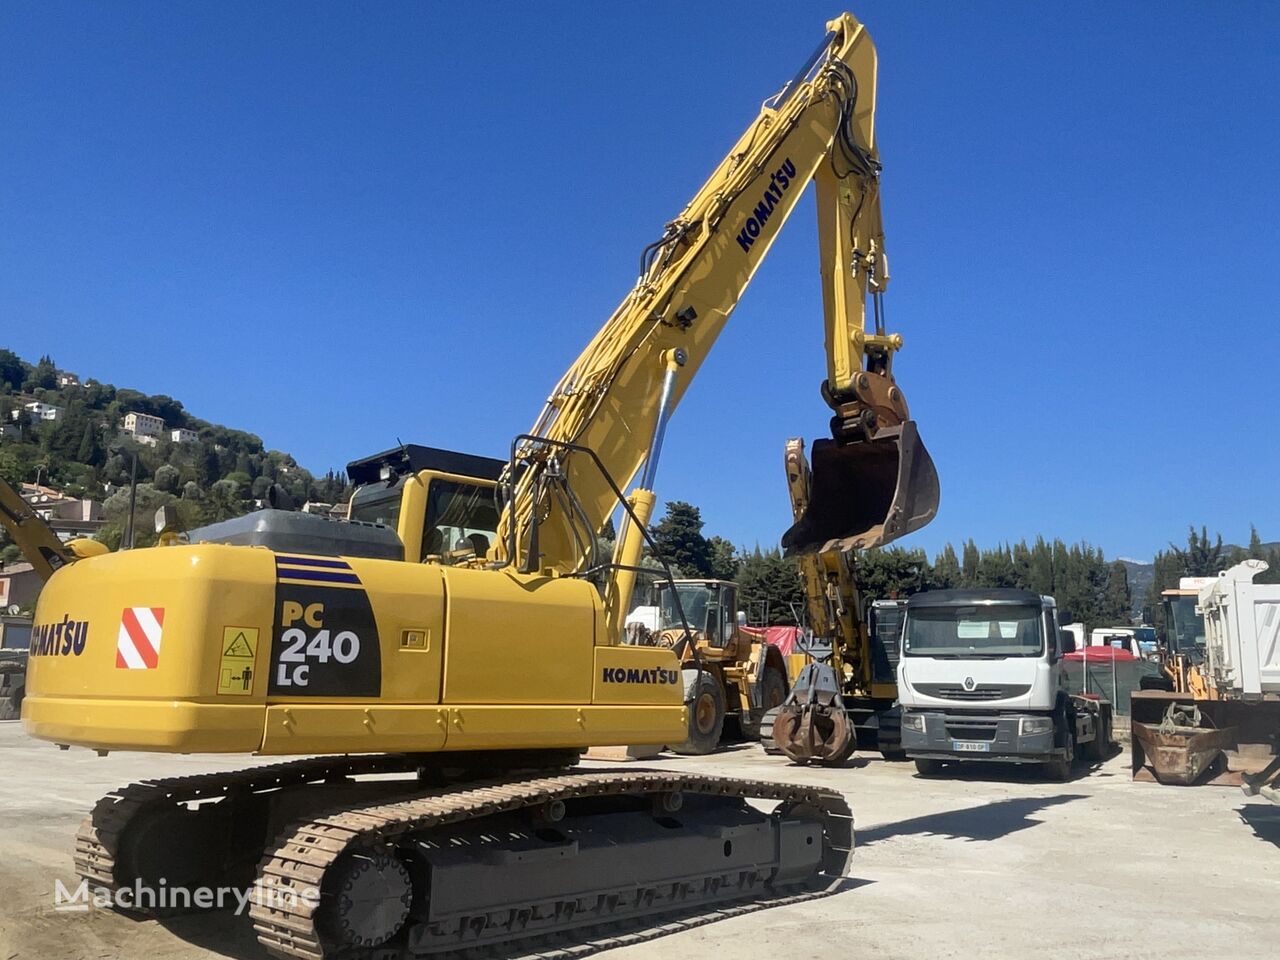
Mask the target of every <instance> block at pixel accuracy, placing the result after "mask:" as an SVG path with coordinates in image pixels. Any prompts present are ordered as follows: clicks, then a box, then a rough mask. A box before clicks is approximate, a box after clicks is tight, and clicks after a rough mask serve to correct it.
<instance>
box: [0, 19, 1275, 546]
mask: <svg viewBox="0 0 1280 960" xmlns="http://www.w3.org/2000/svg"><path fill="white" fill-rule="evenodd" d="M837 11H838V8H837V7H830V6H827V5H810V4H800V3H796V4H777V3H767V4H766V3H724V4H712V3H696V4H690V3H675V2H648V3H645V4H642V5H636V4H623V3H616V4H597V3H586V2H582V3H577V4H570V3H552V4H515V3H510V4H508V3H496V4H485V5H483V6H480V5H470V4H449V5H446V4H438V3H417V4H410V3H385V4H381V3H380V4H366V5H355V4H352V5H345V4H344V5H339V4H329V5H318V6H313V5H309V4H301V3H295V4H289V3H281V4H247V3H245V4H233V3H219V4H200V5H196V4H187V5H182V4H159V3H156V4H140V5H133V6H130V7H128V8H122V7H110V6H108V5H100V4H89V3H83V4H75V3H48V4H44V3H42V4H34V3H33V4H27V5H25V6H18V5H14V4H11V5H8V6H6V8H5V11H4V13H3V14H2V15H0V21H2V22H3V29H2V30H0V116H3V117H4V118H5V120H4V126H5V134H4V140H3V145H2V146H0V184H3V186H2V187H0V265H2V266H0V346H8V347H10V348H12V349H14V350H16V351H18V352H19V353H21V354H23V355H24V356H27V357H29V358H34V357H35V356H37V355H39V354H41V353H44V352H50V353H52V354H53V356H54V358H55V359H56V360H57V361H58V363H59V365H60V366H63V367H65V368H69V369H71V370H75V371H77V372H79V373H81V374H82V375H84V376H94V377H98V378H100V379H103V380H108V381H111V382H114V383H116V384H118V385H121V386H126V385H127V386H130V387H135V388H138V389H142V390H146V391H148V392H152V393H168V394H171V395H173V396H176V397H178V398H179V399H181V400H182V401H183V402H184V403H185V404H186V406H187V407H188V409H189V410H191V411H192V412H193V413H195V414H196V415H198V416H201V417H204V418H206V419H209V420H213V421H216V422H222V423H225V424H228V425H230V426H235V427H239V428H242V429H246V430H251V431H253V432H256V433H258V434H260V435H261V436H262V437H263V439H264V440H265V442H266V443H267V445H268V446H270V447H274V448H279V449H286V450H289V451H291V452H292V453H294V454H295V455H296V456H297V457H298V458H299V460H300V461H301V462H302V463H303V464H305V465H306V466H308V467H309V468H311V469H312V470H315V471H323V470H325V469H326V468H328V467H330V466H341V465H342V464H344V463H345V462H346V461H347V460H349V459H351V458H354V457H356V456H360V455H362V454H365V453H368V452H371V451H374V450H379V449H383V448H385V447H387V446H389V445H391V444H392V443H394V441H395V438H396V437H401V438H403V439H404V440H405V441H417V442H422V443H427V444H432V445H437V446H443V447H449V448H454V449H460V450H467V451H471V452H476V453H486V454H495V455H502V454H504V452H505V450H506V447H507V445H508V442H509V439H510V437H511V436H512V435H513V434H514V433H517V432H519V431H522V430H524V429H526V428H527V427H528V426H529V425H530V424H531V422H532V420H533V418H534V416H535V415H536V413H537V411H538V408H539V405H540V404H541V402H542V400H543V399H544V398H545V396H546V393H547V392H548V390H549V389H550V387H551V386H552V385H553V384H554V382H555V381H556V379H557V378H558V376H559V374H560V372H561V371H562V370H563V369H564V368H565V367H566V366H567V365H568V364H569V362H571V361H572V359H573V358H574V356H576V354H577V352H578V351H579V349H580V348H581V347H582V345H583V344H585V342H586V341H587V339H588V338H589V337H590V336H591V334H592V333H593V332H594V331H595V329H596V328H597V327H598V326H599V325H600V324H601V323H602V322H603V321H604V319H605V318H606V317H607V316H608V315H609V313H610V312H611V311H612V309H613V307H614V306H615V304H616V303H617V302H618V301H619V300H620V299H621V297H622V296H623V295H624V294H625V292H626V291H627V289H628V288H629V286H630V285H631V283H632V282H633V280H634V275H635V269H636V268H635V264H636V261H637V257H638V255H639V251H640V249H641V247H642V246H644V245H645V244H646V243H648V242H649V241H650V240H651V239H653V238H654V237H656V236H657V235H658V233H659V232H660V231H661V228H662V225H663V223H665V222H666V221H667V220H668V219H670V218H671V217H672V216H674V215H675V214H676V213H677V212H678V211H679V210H680V208H681V207H682V206H683V205H684V203H685V202H686V201H687V199H688V198H689V196H690V195H691V194H692V192H693V191H694V190H695V189H696V188H697V187H698V186H699V185H700V183H701V182H702V180H703V179H704V178H705V176H706V174H707V173H708V172H709V171H710V169H711V168H712V167H713V166H714V164H715V163H716V162H717V161H718V160H719V159H720V158H721V157H722V156H723V155H724V153H725V151H726V150H727V149H728V148H729V146H730V145H731V144H732V142H733V140H734V139H735V138H736V136H737V135H738V133H739V132H740V131H741V130H742V128H743V127H744V126H745V125H746V124H747V123H748V122H749V121H750V120H751V118H752V117H753V116H754V115H755V112H756V109H757V107H758V104H759V102H760V101H761V100H762V99H764V98H765V97H766V96H768V95H769V94H770V93H772V92H773V91H774V90H775V89H776V88H777V87H778V86H779V85H781V83H782V82H783V81H785V80H786V79H787V78H789V77H790V76H791V74H792V73H793V72H794V71H795V69H796V68H797V67H798V66H799V65H800V63H801V62H802V61H803V60H804V58H805V57H806V56H807V55H808V54H809V53H810V52H811V51H812V49H813V48H814V47H815V46H816V44H817V43H818V41H819V40H820V39H821V37H822V32H823V23H824V21H825V20H826V19H827V18H828V17H829V16H832V15H834V14H835V13H836V12H837ZM853 12H854V13H855V15H857V16H859V17H860V18H861V19H862V20H863V21H864V22H865V23H866V24H867V25H868V28H869V29H870V31H871V33H872V36H873V37H874V38H875V40H876V43H877V46H878V48H879V51H880V97H879V121H878V122H879V135H880V147H881V153H882V159H883V161H884V164H885V171H884V179H883V184H884V186H883V193H884V207H885V218H886V230H887V235H888V249H889V253H890V259H891V265H892V268H893V283H892V286H891V288H890V291H889V294H888V297H887V310H888V317H889V323H890V326H891V327H892V328H893V329H894V330H897V331H899V332H901V333H902V334H903V335H904V337H905V338H906V342H907V346H906V348H905V349H904V350H903V351H902V353H901V354H900V356H899V359H898V366H897V373H898V379H899V382H900V384H901V385H902V387H903V389H904V391H905V392H906V395H907V397H908V399H909V400H910V403H911V406H912V411H913V414H914V415H915V417H916V419H917V420H918V421H919V423H920V428H921V432H922V434H923V436H924V438H925V440H926V442H927V443H928V445H929V447H930V449H931V450H932V452H933V456H934V459H935V460H936V462H937V464H938V469H939V472H940V474H941V479H942V487H943V499H942V508H941V512H940V514H939V516H938V519H937V520H936V521H935V522H934V523H933V524H932V525H931V526H930V527H928V528H926V529H925V530H923V531H921V532H919V533H917V534H915V535H914V536H913V537H911V538H910V539H909V540H907V541H904V542H905V543H907V544H916V545H920V546H924V547H926V548H928V549H930V550H935V549H937V548H939V547H940V546H941V545H942V544H943V543H944V542H946V541H947V540H953V541H958V540H960V539H962V538H965V537H968V536H973V537H974V538H975V539H977V540H978V542H979V543H982V544H990V543H994V542H996V541H999V540H1003V539H1015V540H1016V539H1018V538H1020V537H1024V536H1025V537H1028V538H1031V537H1034V536H1035V535H1036V534H1037V533H1043V534H1044V535H1046V536H1049V537H1054V536H1058V537H1063V538H1064V539H1067V540H1075V539H1081V538H1083V539H1087V540H1090V541H1092V542H1094V543H1097V544H1100V545H1101V546H1103V547H1104V548H1105V550H1106V551H1107V553H1108V554H1109V555H1125V556H1136V557H1146V556H1150V555H1151V553H1152V552H1153V551H1155V550H1156V549H1158V548H1160V547H1162V546H1164V545H1165V544H1166V543H1167V541H1168V540H1169V539H1171V538H1173V539H1181V537H1182V535H1183V533H1184V531H1185V528H1186V525H1187V524H1188V523H1191V522H1194V523H1196V524H1200V523H1207V524H1208V525H1209V526H1210V528H1211V529H1221V530H1222V531H1223V533H1224V534H1225V535H1226V536H1227V539H1228V540H1235V541H1237V542H1240V541H1243V540H1244V539H1245V538H1246V537H1247V536H1248V525H1249V523H1250V522H1253V523H1256V524H1257V525H1258V526H1259V528H1260V530H1261V532H1262V534H1263V537H1264V539H1280V517H1277V506H1276V505H1277V499H1276V486H1277V484H1276V478H1277V475H1280V447H1278V445H1277V442H1276V440H1277V430H1276V427H1275V415H1276V411H1277V409H1280V381H1278V378H1277V377H1276V375H1275V366H1276V362H1277V358H1278V357H1280V333H1278V332H1277V324H1276V322H1275V321H1276V307H1275V305H1276V303H1277V300H1278V299H1280V297H1278V295H1280V271H1278V270H1277V266H1276V258H1277V254H1278V253H1280V243H1278V240H1280V237H1278V232H1280V226H1278V225H1280V192H1278V191H1277V188H1276V179H1275V177H1276V170H1277V160H1278V159H1280V158H1278V156H1277V154H1278V153H1280V124H1278V123H1277V121H1276V118H1277V114H1276V100H1277V94H1278V93H1280V60H1277V58H1276V57H1275V52H1274V38H1275V36H1277V35H1280V8H1278V7H1276V6H1273V5H1266V4H1245V3H1230V4H1196V5H1192V4H1185V5H1179V4H1161V5H1154V4H1144V5H1137V4H1134V5H1123V4H1119V5H1117V4H1088V3H1085V4H1074V5H1061V4H1057V5H1049V4H1021V3H1018V4H995V3H984V4H972V5H969V4H966V5H961V4H942V3H927V4H924V3H922V4H902V3H880V2H874V3H873V2H862V3H859V4H858V5H857V6H856V8H854V9H853ZM817 266H818V264H817V258H816V231H815V227H814V223H813V214H812V202H811V201H809V202H807V203H806V204H804V206H803V207H802V209H801V212H800V213H798V214H797V215H796V216H795V217H794V218H793V219H792V221H791V223H790V224H789V225H788V229H787V230H786V231H785V232H784V234H783V236H782V238H781V239H780V240H779V242H778V244H777V246H776V247H775V249H774V252H773V253H772V255H771V256H770V257H769V259H768V260H766V262H765V264H764V266H763V268H762V269H761V271H760V273H759V275H758V276H757V278H756V280H755V282H754V283H753V285H752V287H751V289H750V290H748V292H747V294H746V296H745V297H744V299H743V300H742V303H741V306H740V307H739V309H738V311H737V312H736V313H735V315H734V317H733V319H732V320H731V322H730V324H729V327H728V328H727V329H726V331H725V333H724V335H723V337H722V338H721V340H720V343H719V344H718V345H717V348H716V351H715V352H714V353H713V354H712V357H711V359H710V360H709V361H708V363H707V364H706V366H705V367H704V368H703V370H702V372H701V375H700V376H699V378H698V379H697V380H696V381H695V383H694V385H693V387H692V389H691V390H690V393H689V395H688V396H687V398H686V400H685V402H684V404H683V405H682V406H681V408H680V410H679V412H678V413H677V415H676V417H675V419H674V420H673V422H672V425H671V429H670V431H669V433H668V438H667V446H666V450H665V453H664V457H663V462H662V466H661V469H660V471H659V483H658V488H659V489H658V493H659V497H660V499H686V500H690V501H692V502H694V503H697V504H699V505H700V506H701V507H702V510H703V515H704V518H705V519H706V521H707V531H708V532H714V533H720V534H722V535H724V536H727V537H729V538H730V539H732V540H734V541H735V542H738V543H745V544H748V545H750V544H754V543H755V542H757V541H758V542H760V543H761V544H765V545H768V544H770V543H773V542H775V541H776V539H777V537H778V536H779V535H780V533H781V531H782V530H783V529H784V528H785V526H786V525H787V517H788V506H787V501H786V492H785V485H784V480H783V474H782V468H781V460H782V445H783V441H784V440H785V439H786V438H787V437H788V436H793V435H804V436H806V437H808V438H809V439H810V440H812V439H813V438H814V437H817V436H820V435H822V433H823V432H824V431H825V429H826V420H827V416H828V413H827V410H826V407H825V406H824V405H823V404H822V401H821V400H820V399H819V397H818V383H819V381H820V380H821V379H822V377H823V375H824V369H825V368H824V361H823V354H822V335H821V313H820V310H821V301H820V292H819V287H818V274H817Z"/></svg>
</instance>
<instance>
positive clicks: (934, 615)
mask: <svg viewBox="0 0 1280 960" xmlns="http://www.w3.org/2000/svg"><path fill="white" fill-rule="evenodd" d="M1064 648H1065V649H1064ZM1072 649H1074V644H1073V643H1072V641H1071V639H1070V637H1069V636H1066V635H1064V634H1062V632H1061V631H1060V630H1059V625H1058V609H1057V604H1056V602H1055V601H1054V599H1053V597H1047V596H1040V595H1038V594H1035V593H1031V592H1029V591H1026V590H1011V589H984V590H934V591H929V592H926V593H918V594H916V595H915V596H913V597H911V598H910V599H909V600H908V601H907V607H906V618H905V623H904V624H903V632H902V657H901V659H900V660H899V662H898V701H899V703H900V704H901V707H902V749H903V750H904V751H905V752H906V754H907V756H908V757H910V758H912V759H913V760H915V762H916V768H917V769H918V770H919V772H920V773H921V775H924V776H928V775H931V774H934V773H937V772H938V771H939V770H940V769H941V768H942V766H943V765H944V764H945V763H947V762H955V761H964V760H988V761H990V760H998V761H1004V762H1012V763H1038V764H1043V765H1044V766H1045V769H1046V770H1047V772H1048V773H1049V774H1050V775H1051V776H1053V777H1054V778H1056V779H1063V780H1065V779H1067V778H1068V777H1069V776H1070V775H1071V769H1072V766H1073V765H1074V763H1075V760H1076V758H1077V757H1078V756H1080V755H1081V754H1083V755H1085V756H1087V757H1088V758H1090V759H1092V760H1102V759H1103V758H1104V757H1105V756H1106V753H1107V748H1108V745H1109V743H1110V739H1111V704H1109V703H1108V702H1106V701H1105V700H1102V699H1100V698H1097V697H1086V696H1072V695H1070V694H1068V693H1067V691H1066V686H1065V677H1064V674H1063V670H1062V665H1061V659H1062V655H1063V653H1067V652H1070V650H1072Z"/></svg>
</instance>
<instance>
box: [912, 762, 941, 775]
mask: <svg viewBox="0 0 1280 960" xmlns="http://www.w3.org/2000/svg"><path fill="white" fill-rule="evenodd" d="M941 772H942V761H941V760H917V761H916V773H918V774H920V776H922V777H936V776H937V775H938V774H940V773H941Z"/></svg>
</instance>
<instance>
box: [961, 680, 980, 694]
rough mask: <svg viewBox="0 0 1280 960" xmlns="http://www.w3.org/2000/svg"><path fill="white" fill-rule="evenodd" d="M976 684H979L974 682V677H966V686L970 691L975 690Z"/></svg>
mask: <svg viewBox="0 0 1280 960" xmlns="http://www.w3.org/2000/svg"><path fill="white" fill-rule="evenodd" d="M976 686H977V684H976V683H974V682H973V677H965V678H964V688H965V689H966V690H968V691H969V692H970V693H972V692H973V688H974V687H976Z"/></svg>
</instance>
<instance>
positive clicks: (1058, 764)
mask: <svg viewBox="0 0 1280 960" xmlns="http://www.w3.org/2000/svg"><path fill="white" fill-rule="evenodd" d="M1066 739H1067V742H1066V750H1067V755H1066V757H1064V758H1062V759H1060V760H1050V761H1049V762H1048V763H1046V764H1045V765H1044V772H1045V776H1047V777H1048V778H1049V779H1050V780H1053V781H1055V782H1057V783H1066V782H1067V781H1068V780H1070V779H1071V770H1072V768H1073V767H1074V766H1075V759H1076V738H1075V735H1074V734H1072V733H1070V732H1068V733H1067V734H1066Z"/></svg>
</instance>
